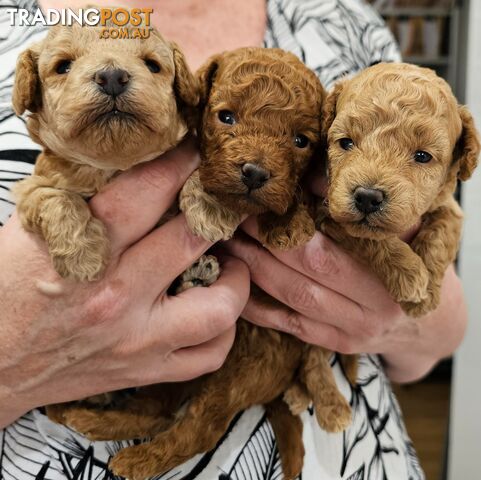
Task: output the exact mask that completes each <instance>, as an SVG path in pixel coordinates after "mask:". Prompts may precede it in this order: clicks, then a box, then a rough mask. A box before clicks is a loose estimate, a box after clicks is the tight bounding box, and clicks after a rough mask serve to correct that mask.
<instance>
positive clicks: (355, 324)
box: [226, 218, 466, 382]
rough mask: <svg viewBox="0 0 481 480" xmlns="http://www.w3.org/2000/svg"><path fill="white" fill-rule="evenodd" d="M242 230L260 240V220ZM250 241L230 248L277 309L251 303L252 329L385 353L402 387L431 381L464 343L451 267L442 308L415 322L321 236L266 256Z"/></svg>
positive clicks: (364, 270) (459, 297) (367, 272)
mask: <svg viewBox="0 0 481 480" xmlns="http://www.w3.org/2000/svg"><path fill="white" fill-rule="evenodd" d="M243 229H244V230H245V232H246V233H248V235H249V236H250V237H252V238H254V239H258V238H259V237H258V232H257V224H256V221H255V219H253V218H249V219H248V220H247V221H246V222H244V224H243ZM252 238H249V237H247V236H246V235H244V236H241V237H240V238H239V237H238V238H237V239H234V240H232V241H230V242H228V243H227V244H226V249H227V251H228V252H229V253H230V254H232V255H234V256H236V257H238V258H240V259H241V260H243V261H244V262H245V263H246V264H247V265H248V266H249V269H250V272H251V278H252V281H253V282H254V283H255V284H257V285H258V286H259V287H260V288H261V289H263V290H264V291H266V292H267V293H268V294H269V295H271V296H272V297H274V298H276V299H277V300H278V301H279V302H280V304H279V305H278V306H274V305H265V304H264V303H258V302H256V300H255V299H254V298H251V299H250V300H249V302H248V304H247V305H246V308H245V309H244V312H243V314H242V316H243V317H244V318H246V319H247V320H249V321H251V322H253V323H256V324H258V325H261V326H264V327H269V328H274V329H277V330H281V331H284V332H287V333H290V334H293V335H295V336H297V337H299V338H300V339H301V340H303V341H306V342H308V343H311V344H316V345H321V346H323V347H325V348H327V349H330V350H333V351H337V352H341V353H347V354H353V353H377V354H381V355H382V356H383V358H384V360H385V362H386V369H387V373H388V375H389V376H390V377H391V379H392V380H394V381H399V382H404V381H412V380H414V379H417V378H419V377H421V376H423V375H424V374H426V373H427V371H429V370H430V369H431V368H432V367H433V366H434V364H435V363H437V361H439V359H441V358H442V357H444V356H447V355H449V354H450V353H452V351H453V350H454V349H455V348H456V347H457V345H458V344H459V343H460V341H461V339H462V336H463V334H464V330H465V325H466V310H465V306H464V301H463V294H462V288H461V284H460V282H459V279H458V278H457V276H456V274H455V272H454V268H452V267H450V269H449V270H448V271H447V273H446V276H445V278H444V282H443V287H442V295H441V296H442V302H441V304H440V306H439V307H438V309H437V310H436V311H434V312H431V313H430V314H428V315H426V316H425V317H423V318H419V319H412V318H409V317H408V316H407V315H406V314H405V313H404V312H403V311H402V310H401V308H400V307H399V305H398V304H397V303H395V302H394V301H393V300H392V299H391V297H390V296H389V294H388V292H387V290H386V289H385V287H384V286H383V284H382V283H381V282H380V281H379V280H378V278H377V277H376V276H375V275H374V274H373V273H372V272H371V271H370V270H369V269H368V268H367V267H366V266H364V265H361V264H360V263H358V262H357V261H355V260H354V259H353V258H351V257H350V256H349V254H348V253H346V252H345V251H343V250H342V249H341V248H340V247H338V246H337V245H336V244H335V243H334V242H333V241H332V240H330V239H329V238H327V237H326V236H324V235H323V234H321V233H320V232H316V234H315V235H314V237H313V238H312V240H311V241H309V242H308V243H307V244H306V245H305V246H304V247H301V248H298V249H294V250H290V251H280V250H274V249H269V250H267V249H265V248H263V247H261V246H260V245H259V244H258V243H256V242H254V241H253V240H252ZM286 307H288V308H286Z"/></svg>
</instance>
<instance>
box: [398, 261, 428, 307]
mask: <svg viewBox="0 0 481 480" xmlns="http://www.w3.org/2000/svg"><path fill="white" fill-rule="evenodd" d="M423 267H424V265H423ZM393 280H394V281H393V282H392V283H391V286H392V292H391V293H392V294H393V297H394V300H396V302H399V303H401V304H402V303H406V302H407V303H416V304H417V303H422V302H423V301H424V300H427V299H428V285H429V273H428V271H427V270H426V268H425V267H424V268H420V269H405V270H403V271H401V272H399V275H398V276H397V279H396V278H395V279H393Z"/></svg>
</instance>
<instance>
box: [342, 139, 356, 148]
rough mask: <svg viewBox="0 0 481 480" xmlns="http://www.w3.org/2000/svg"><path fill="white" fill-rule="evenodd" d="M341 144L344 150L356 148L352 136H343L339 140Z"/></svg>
mask: <svg viewBox="0 0 481 480" xmlns="http://www.w3.org/2000/svg"><path fill="white" fill-rule="evenodd" d="M339 145H340V146H341V148H342V149H343V150H352V149H353V148H354V142H353V141H352V139H351V138H347V137H346V138H341V139H340V140H339Z"/></svg>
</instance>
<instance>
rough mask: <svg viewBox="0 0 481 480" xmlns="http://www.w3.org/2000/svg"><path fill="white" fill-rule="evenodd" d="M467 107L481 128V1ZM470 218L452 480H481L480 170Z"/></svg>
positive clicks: (479, 0)
mask: <svg viewBox="0 0 481 480" xmlns="http://www.w3.org/2000/svg"><path fill="white" fill-rule="evenodd" d="M468 19H469V29H468V32H469V37H468V51H467V72H466V104H467V105H468V107H469V108H470V110H471V112H472V113H473V115H474V117H475V120H476V124H477V126H478V129H481V0H471V2H470V6H469V15H468ZM463 209H464V212H465V215H466V219H465V226H464V236H463V245H462V248H461V258H460V261H461V263H460V272H461V278H462V280H463V284H464V289H465V293H466V296H467V301H468V307H469V326H468V331H467V334H466V338H465V340H464V342H463V345H462V346H461V348H460V350H459V351H458V353H457V354H456V356H455V363H454V379H453V391H452V397H451V428H450V449H449V463H448V467H449V470H448V478H449V480H480V479H481V167H479V168H478V170H477V171H476V173H475V175H474V176H473V178H472V179H471V180H470V181H469V182H467V183H466V184H465V185H464V186H463Z"/></svg>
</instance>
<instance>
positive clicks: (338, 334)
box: [242, 297, 354, 353]
mask: <svg viewBox="0 0 481 480" xmlns="http://www.w3.org/2000/svg"><path fill="white" fill-rule="evenodd" d="M242 317H243V318H245V319H246V320H248V321H249V322H251V323H255V324H256V325H259V326H261V327H267V328H273V329H275V330H279V331H281V332H285V333H288V334H290V335H294V336H295V337H297V338H299V339H301V340H302V341H304V342H306V343H309V344H312V345H319V346H321V347H324V348H327V349H328V350H332V351H334V352H341V353H348V352H347V350H352V348H354V345H352V344H351V342H350V340H349V336H348V335H347V334H346V332H344V331H343V330H342V329H340V328H337V327H334V326H332V325H329V324H326V323H322V322H316V321H314V320H311V319H310V318H308V317H306V316H304V315H302V314H300V313H298V312H296V311H294V310H292V309H289V308H285V307H281V306H279V307H275V306H273V305H269V306H266V305H265V304H263V303H262V302H258V301H257V300H256V299H255V298H252V297H251V298H250V299H249V302H248V303H247V305H246V307H245V309H244V311H243V312H242ZM349 353H351V352H349Z"/></svg>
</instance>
